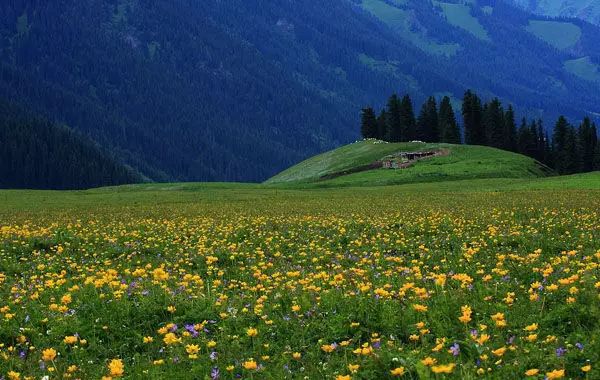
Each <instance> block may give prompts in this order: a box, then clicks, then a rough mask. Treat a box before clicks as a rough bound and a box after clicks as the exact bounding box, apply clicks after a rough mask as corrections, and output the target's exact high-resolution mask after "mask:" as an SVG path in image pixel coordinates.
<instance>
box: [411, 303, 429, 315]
mask: <svg viewBox="0 0 600 380" xmlns="http://www.w3.org/2000/svg"><path fill="white" fill-rule="evenodd" d="M412 307H413V309H414V310H415V311H416V312H419V313H424V312H426V311H427V306H425V305H420V304H418V303H416V304H413V305H412Z"/></svg>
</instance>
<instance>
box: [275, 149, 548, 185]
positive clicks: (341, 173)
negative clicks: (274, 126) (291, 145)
mask: <svg viewBox="0 0 600 380" xmlns="http://www.w3.org/2000/svg"><path fill="white" fill-rule="evenodd" d="M436 150H438V151H444V152H447V154H444V155H442V156H439V157H430V158H425V159H422V160H418V161H416V162H415V163H414V164H413V165H412V166H410V167H408V168H406V169H384V168H376V169H370V168H366V167H365V168H364V170H360V171H358V172H355V171H356V170H355V169H356V168H360V167H364V166H365V165H369V164H371V163H373V162H375V161H378V160H381V159H382V158H384V157H386V156H388V155H391V154H394V153H398V152H416V151H436ZM549 174H552V171H551V170H550V169H548V168H547V167H545V166H543V165H541V164H539V163H538V162H536V161H535V160H533V159H531V158H529V157H525V156H522V155H519V154H515V153H511V152H506V151H502V150H499V149H494V148H489V147H482V146H466V145H450V144H425V143H383V142H380V141H377V140H365V141H360V142H356V143H354V144H350V145H346V146H343V147H341V148H338V149H335V150H332V151H329V152H326V153H323V154H320V155H318V156H315V157H312V158H310V159H308V160H306V161H304V162H301V163H299V164H298V165H296V166H293V167H291V168H289V169H287V170H285V171H283V172H281V173H280V174H278V175H276V176H274V177H272V178H270V179H269V180H267V181H266V182H265V184H288V185H289V184H292V185H301V184H303V183H304V184H310V185H311V186H317V187H322V186H379V185H393V184H406V183H418V182H442V181H456V180H466V179H482V178H541V177H545V176H547V175H549Z"/></svg>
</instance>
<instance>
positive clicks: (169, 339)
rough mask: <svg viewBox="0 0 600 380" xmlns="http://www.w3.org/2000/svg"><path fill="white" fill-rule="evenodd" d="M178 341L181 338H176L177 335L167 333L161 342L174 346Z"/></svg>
mask: <svg viewBox="0 0 600 380" xmlns="http://www.w3.org/2000/svg"><path fill="white" fill-rule="evenodd" d="M180 341H181V338H177V335H175V334H174V333H167V334H165V337H164V338H163V342H165V344H166V345H171V344H176V343H179V342H180Z"/></svg>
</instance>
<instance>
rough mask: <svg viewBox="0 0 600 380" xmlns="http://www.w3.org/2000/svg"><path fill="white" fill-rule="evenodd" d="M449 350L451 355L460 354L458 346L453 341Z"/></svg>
mask: <svg viewBox="0 0 600 380" xmlns="http://www.w3.org/2000/svg"><path fill="white" fill-rule="evenodd" d="M450 351H451V352H452V355H454V356H458V355H459V354H460V346H459V345H458V343H454V344H453V345H452V346H451V347H450Z"/></svg>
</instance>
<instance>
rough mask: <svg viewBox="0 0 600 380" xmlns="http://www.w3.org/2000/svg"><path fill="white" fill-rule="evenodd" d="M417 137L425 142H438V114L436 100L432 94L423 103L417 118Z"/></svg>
mask: <svg viewBox="0 0 600 380" xmlns="http://www.w3.org/2000/svg"><path fill="white" fill-rule="evenodd" d="M416 137H417V139H419V140H421V141H425V142H439V141H440V139H439V115H438V110H437V102H436V101H435V98H434V97H433V96H431V97H429V99H428V100H427V102H425V103H424V104H423V107H422V108H421V112H420V114H419V118H418V119H417V136H416Z"/></svg>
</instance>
